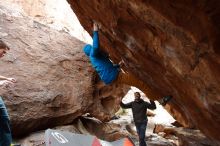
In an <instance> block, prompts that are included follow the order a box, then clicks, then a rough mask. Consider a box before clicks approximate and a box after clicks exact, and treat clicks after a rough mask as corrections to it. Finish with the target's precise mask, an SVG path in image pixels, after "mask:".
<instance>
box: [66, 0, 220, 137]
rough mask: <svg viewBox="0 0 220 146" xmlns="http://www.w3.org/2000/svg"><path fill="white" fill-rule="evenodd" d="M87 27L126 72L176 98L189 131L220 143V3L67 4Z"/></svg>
mask: <svg viewBox="0 0 220 146" xmlns="http://www.w3.org/2000/svg"><path fill="white" fill-rule="evenodd" d="M68 1H69V3H70V4H71V6H72V8H73V10H74V12H75V13H76V15H77V16H78V18H79V20H80V22H81V24H82V25H83V26H84V28H85V29H86V30H87V31H89V32H91V30H92V29H91V28H92V25H91V22H92V20H95V21H97V22H98V23H100V24H101V31H100V39H101V46H102V47H103V49H104V50H106V51H107V52H109V53H110V55H111V58H112V59H113V60H114V61H115V62H118V61H120V60H122V59H123V60H124V61H125V63H126V67H125V69H126V70H127V71H128V72H130V73H132V74H134V75H135V76H136V77H138V78H139V79H141V80H143V81H144V82H145V83H146V84H148V85H150V86H151V87H152V90H154V92H155V93H154V94H155V97H150V98H154V99H157V98H158V97H159V96H164V95H167V94H172V95H173V96H174V99H173V101H172V103H170V105H169V106H167V109H168V110H169V111H170V112H171V113H172V115H173V116H174V117H175V118H176V119H177V120H178V121H179V122H180V123H181V124H183V125H184V126H185V127H197V128H199V129H201V131H202V132H204V133H205V134H206V135H207V136H209V137H212V138H215V139H218V140H220V137H219V130H220V126H219V123H220V115H219V113H220V78H219V76H220V57H219V56H220V51H219V42H220V27H219V26H220V22H219V20H220V18H219V17H220V9H219V7H220V1H218V0H213V1H206V0H195V1H188V0H187V1H185V0H179V1H170V0H164V1H162V2H161V1H159V0H153V1H147V0H146V1H139V0H129V1H127V0H111V1H110V0H107V1H102V0H80V1H75V0H68Z"/></svg>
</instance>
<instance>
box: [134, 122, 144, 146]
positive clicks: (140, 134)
mask: <svg viewBox="0 0 220 146" xmlns="http://www.w3.org/2000/svg"><path fill="white" fill-rule="evenodd" d="M135 126H136V129H137V133H138V137H139V145H140V146H147V144H146V142H145V132H146V128H147V122H146V121H145V122H141V123H135Z"/></svg>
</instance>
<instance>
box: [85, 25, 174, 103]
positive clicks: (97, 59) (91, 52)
mask: <svg viewBox="0 0 220 146" xmlns="http://www.w3.org/2000/svg"><path fill="white" fill-rule="evenodd" d="M98 29H99V27H98V24H97V23H94V24H93V45H90V44H87V45H85V46H84V48H83V51H84V52H85V54H86V55H87V56H88V57H89V59H90V62H91V64H92V66H93V68H94V69H95V70H96V71H97V73H98V74H99V77H100V78H101V80H102V81H103V82H104V83H105V84H106V85H108V84H111V83H113V82H116V83H119V84H126V85H130V86H134V87H137V88H139V89H140V90H142V91H143V92H144V93H145V95H146V96H148V97H149V98H150V99H158V97H159V96H158V95H157V93H156V92H155V91H153V89H152V88H151V87H150V86H148V85H147V84H145V83H144V82H143V81H141V80H139V79H137V78H136V77H135V76H133V75H132V74H129V73H124V72H123V71H121V69H120V66H121V65H123V63H124V62H123V61H121V62H120V63H119V64H113V63H112V61H111V60H110V59H109V57H108V56H107V55H106V54H103V53H102V52H101V50H100V48H99V35H98ZM171 98H172V96H165V97H164V98H162V99H160V100H158V101H159V103H160V104H161V105H163V106H165V105H166V103H167V102H168V101H169V100H170V99H171Z"/></svg>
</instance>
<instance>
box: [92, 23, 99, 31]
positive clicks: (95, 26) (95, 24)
mask: <svg viewBox="0 0 220 146" xmlns="http://www.w3.org/2000/svg"><path fill="white" fill-rule="evenodd" d="M98 29H99V28H98V24H97V23H96V22H94V23H93V30H94V31H98Z"/></svg>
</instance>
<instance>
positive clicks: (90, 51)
mask: <svg viewBox="0 0 220 146" xmlns="http://www.w3.org/2000/svg"><path fill="white" fill-rule="evenodd" d="M83 51H84V52H85V54H86V55H87V56H89V59H90V62H91V63H92V66H93V68H95V70H96V71H97V72H98V74H99V77H100V78H101V80H102V81H103V82H104V83H105V84H110V83H112V81H114V80H115V79H116V78H117V76H118V73H119V65H114V64H113V63H112V62H111V61H110V60H109V58H108V56H106V55H104V54H102V53H101V51H100V50H99V37H98V31H94V32H93V46H92V45H89V44H87V45H86V46H85V47H84V48H83Z"/></svg>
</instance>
